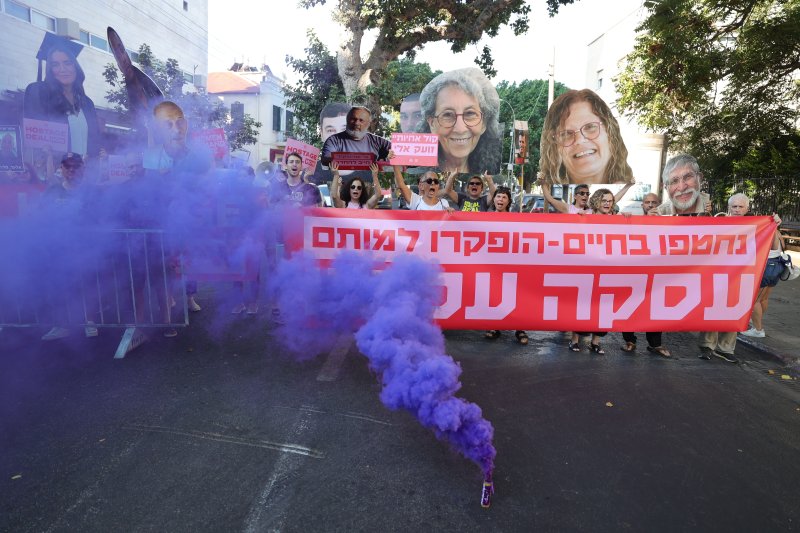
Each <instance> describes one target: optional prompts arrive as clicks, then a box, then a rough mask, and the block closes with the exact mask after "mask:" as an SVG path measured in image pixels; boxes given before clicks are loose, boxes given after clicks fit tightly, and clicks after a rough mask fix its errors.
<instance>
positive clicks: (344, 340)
mask: <svg viewBox="0 0 800 533" xmlns="http://www.w3.org/2000/svg"><path fill="white" fill-rule="evenodd" d="M352 346H353V336H352V335H347V334H345V335H341V336H340V337H339V338H338V339H336V343H335V344H334V345H333V348H331V351H330V354H328V358H327V359H326V360H325V364H324V365H322V370H320V371H319V375H318V376H317V381H336V378H338V377H339V371H340V370H341V369H342V363H343V362H344V358H345V356H346V355H347V352H349V351H350V348H351V347H352Z"/></svg>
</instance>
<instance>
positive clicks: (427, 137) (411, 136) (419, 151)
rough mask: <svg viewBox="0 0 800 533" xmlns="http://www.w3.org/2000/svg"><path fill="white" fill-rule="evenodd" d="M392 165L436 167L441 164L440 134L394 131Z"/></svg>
mask: <svg viewBox="0 0 800 533" xmlns="http://www.w3.org/2000/svg"><path fill="white" fill-rule="evenodd" d="M392 150H393V151H394V155H395V156H394V158H393V159H392V160H391V161H389V162H390V163H391V164H392V165H406V166H426V167H435V166H437V165H438V164H439V136H438V135H434V134H431V133H392Z"/></svg>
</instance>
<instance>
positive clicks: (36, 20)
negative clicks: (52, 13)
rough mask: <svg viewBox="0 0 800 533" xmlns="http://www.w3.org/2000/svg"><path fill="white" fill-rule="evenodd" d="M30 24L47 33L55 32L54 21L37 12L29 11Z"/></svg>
mask: <svg viewBox="0 0 800 533" xmlns="http://www.w3.org/2000/svg"><path fill="white" fill-rule="evenodd" d="M31 24H33V25H34V26H37V27H39V28H42V29H43V30H47V31H52V32H55V31H56V19H54V18H53V17H48V16H47V15H43V14H41V13H39V12H38V11H31Z"/></svg>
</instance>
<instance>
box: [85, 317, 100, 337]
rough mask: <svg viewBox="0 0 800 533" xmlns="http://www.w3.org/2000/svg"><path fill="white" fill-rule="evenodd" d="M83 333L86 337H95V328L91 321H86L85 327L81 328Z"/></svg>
mask: <svg viewBox="0 0 800 533" xmlns="http://www.w3.org/2000/svg"><path fill="white" fill-rule="evenodd" d="M83 331H84V332H85V333H86V336H87V337H97V328H96V327H95V325H94V322H92V321H91V320H87V321H86V327H85V328H83Z"/></svg>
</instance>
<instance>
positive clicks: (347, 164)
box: [331, 152, 375, 170]
mask: <svg viewBox="0 0 800 533" xmlns="http://www.w3.org/2000/svg"><path fill="white" fill-rule="evenodd" d="M331 155H332V156H333V160H334V161H336V164H337V165H339V170H369V167H370V165H371V164H372V163H374V162H375V154H373V153H372V152H333V153H332V154H331Z"/></svg>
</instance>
